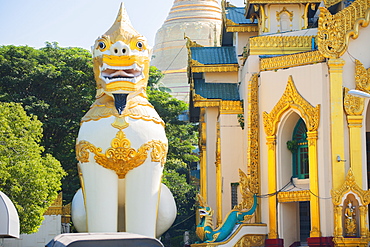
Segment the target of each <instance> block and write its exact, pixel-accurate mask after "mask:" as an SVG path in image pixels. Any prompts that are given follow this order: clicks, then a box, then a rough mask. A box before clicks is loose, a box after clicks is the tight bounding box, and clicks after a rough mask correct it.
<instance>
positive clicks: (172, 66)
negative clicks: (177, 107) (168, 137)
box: [151, 0, 222, 102]
mask: <svg viewBox="0 0 370 247" xmlns="http://www.w3.org/2000/svg"><path fill="white" fill-rule="evenodd" d="M221 22H222V21H221V8H220V6H219V4H218V1H217V0H175V1H174V4H173V6H172V8H171V10H170V12H169V14H168V16H167V19H166V20H165V22H164V23H163V25H162V27H161V28H160V29H159V30H158V31H157V33H156V38H155V45H154V48H153V57H152V61H151V65H153V66H155V67H157V68H158V69H159V70H161V71H162V72H163V73H164V74H165V77H164V78H163V80H162V83H163V84H164V86H165V87H167V88H169V89H171V91H172V93H171V94H172V95H173V96H174V97H176V98H178V99H180V100H184V101H186V102H188V100H189V85H188V80H187V76H186V71H187V62H186V61H187V56H188V53H187V49H186V41H185V39H184V36H185V35H186V36H188V37H190V38H191V39H192V40H194V41H197V42H198V43H199V44H202V45H204V46H219V45H220V32H221Z"/></svg>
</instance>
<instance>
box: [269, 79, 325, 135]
mask: <svg viewBox="0 0 370 247" xmlns="http://www.w3.org/2000/svg"><path fill="white" fill-rule="evenodd" d="M289 108H294V109H296V110H298V111H299V112H300V114H301V116H302V118H303V119H304V120H305V123H306V126H307V130H308V131H309V132H312V131H316V130H317V128H318V127H319V121H320V105H317V106H316V107H313V106H312V105H311V104H310V103H309V102H308V101H306V100H305V99H304V98H303V97H302V96H301V95H300V94H299V93H298V91H297V88H296V87H295V85H294V81H293V78H292V76H291V75H290V76H289V79H288V84H287V86H286V88H285V92H284V94H283V95H282V97H281V98H280V100H279V102H278V103H277V104H276V105H275V107H274V108H273V109H272V111H271V112H270V113H267V112H264V113H263V123H264V128H265V132H266V135H267V136H274V135H276V131H277V125H278V123H279V122H280V118H281V115H282V114H283V113H284V112H285V111H287V110H288V109H289Z"/></svg>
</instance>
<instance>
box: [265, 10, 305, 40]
mask: <svg viewBox="0 0 370 247" xmlns="http://www.w3.org/2000/svg"><path fill="white" fill-rule="evenodd" d="M265 11H266V15H267V16H270V18H268V19H267V23H268V24H266V25H268V26H267V27H268V33H281V32H289V31H295V30H301V29H302V26H303V19H302V15H303V11H304V7H303V8H302V5H300V4H284V5H277V4H274V5H266V7H265Z"/></svg>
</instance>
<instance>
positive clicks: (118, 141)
mask: <svg viewBox="0 0 370 247" xmlns="http://www.w3.org/2000/svg"><path fill="white" fill-rule="evenodd" d="M149 150H152V151H151V153H150V156H151V160H152V161H153V162H161V164H162V166H163V165H164V163H165V162H166V156H167V144H165V143H163V142H161V141H158V140H152V141H149V142H147V143H145V144H143V145H142V146H141V147H140V148H139V149H138V150H135V149H134V148H132V147H131V142H130V140H129V139H127V138H126V135H125V133H124V132H123V131H122V130H120V131H118V133H117V134H116V137H115V138H114V139H113V140H112V142H111V147H110V148H108V149H107V150H106V152H105V153H102V149H101V148H97V147H95V146H94V145H93V144H91V143H90V142H88V141H80V142H79V143H78V144H77V145H76V156H77V160H78V161H80V162H81V163H86V162H89V156H90V153H93V154H94V155H95V156H94V159H95V161H96V163H98V164H99V165H101V166H103V167H105V168H107V169H110V170H113V171H115V172H116V174H117V175H118V178H120V179H122V178H125V177H126V174H127V173H128V172H129V171H130V170H132V169H134V168H136V167H138V166H140V165H142V164H143V163H144V161H145V160H146V158H147V157H148V151H149Z"/></svg>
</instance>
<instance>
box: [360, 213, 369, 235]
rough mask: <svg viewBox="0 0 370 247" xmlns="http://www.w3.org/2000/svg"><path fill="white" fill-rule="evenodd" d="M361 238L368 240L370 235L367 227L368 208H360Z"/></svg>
mask: <svg viewBox="0 0 370 247" xmlns="http://www.w3.org/2000/svg"><path fill="white" fill-rule="evenodd" d="M359 209H360V237H362V238H366V237H367V235H368V232H369V230H368V228H367V227H366V215H367V214H366V213H367V212H366V211H367V207H366V206H360V207H359Z"/></svg>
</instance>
